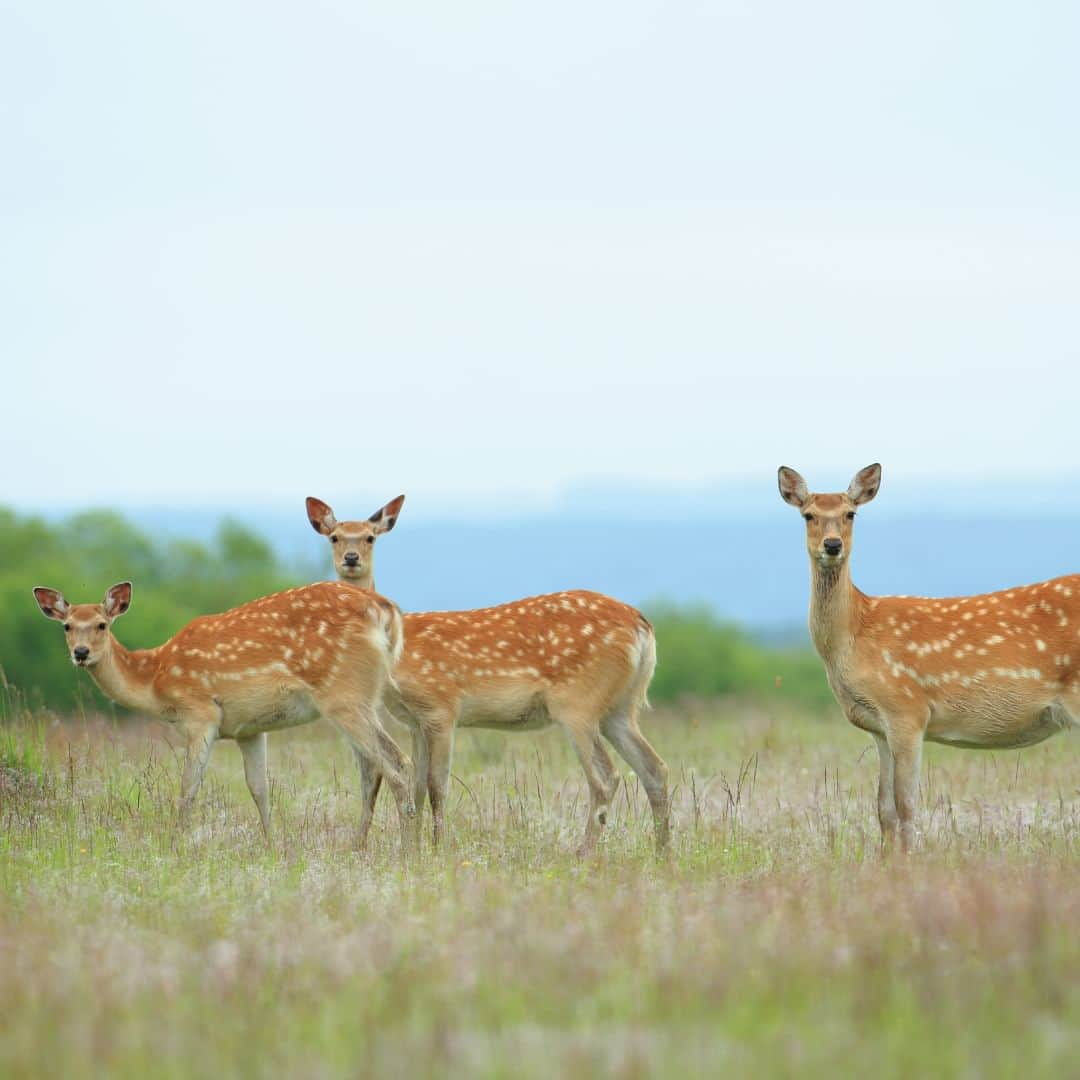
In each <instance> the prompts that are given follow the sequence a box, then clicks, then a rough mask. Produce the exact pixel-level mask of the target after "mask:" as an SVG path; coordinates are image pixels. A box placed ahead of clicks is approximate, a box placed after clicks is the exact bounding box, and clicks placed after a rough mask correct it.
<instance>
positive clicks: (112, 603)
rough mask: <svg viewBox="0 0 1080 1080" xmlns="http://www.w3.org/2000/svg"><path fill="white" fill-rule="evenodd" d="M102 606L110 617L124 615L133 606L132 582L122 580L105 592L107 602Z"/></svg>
mask: <svg viewBox="0 0 1080 1080" xmlns="http://www.w3.org/2000/svg"><path fill="white" fill-rule="evenodd" d="M101 606H102V607H103V608H104V609H105V614H106V615H108V616H109V618H110V619H115V618H117V616H119V615H123V614H124V612H125V611H127V609H128V608H129V607H131V582H130V581H121V582H120V584H119V585H114V586H113V587H112V588H111V589H110V590H109V591H108V592H107V593H106V594H105V603H104V604H102V605H101Z"/></svg>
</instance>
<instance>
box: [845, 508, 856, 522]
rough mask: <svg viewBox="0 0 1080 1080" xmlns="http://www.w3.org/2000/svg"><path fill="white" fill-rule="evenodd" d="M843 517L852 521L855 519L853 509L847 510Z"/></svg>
mask: <svg viewBox="0 0 1080 1080" xmlns="http://www.w3.org/2000/svg"><path fill="white" fill-rule="evenodd" d="M845 517H846V518H847V519H848V521H854V520H855V511H854V510H849V511H848V512H847V514H846V515H845Z"/></svg>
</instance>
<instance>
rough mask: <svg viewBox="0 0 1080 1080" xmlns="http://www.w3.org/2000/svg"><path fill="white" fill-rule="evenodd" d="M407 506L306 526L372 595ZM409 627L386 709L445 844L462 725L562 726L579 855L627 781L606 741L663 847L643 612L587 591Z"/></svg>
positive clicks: (664, 791) (323, 517)
mask: <svg viewBox="0 0 1080 1080" xmlns="http://www.w3.org/2000/svg"><path fill="white" fill-rule="evenodd" d="M403 501H404V496H399V497H398V498H397V499H394V500H393V501H391V502H390V503H387V504H386V506H384V507H382V508H381V509H380V510H378V511H376V512H375V513H374V514H373V515H372V516H371V517H370V518H368V519H367V520H365V521H341V522H339V521H338V520H337V518H336V517H335V515H334V512H333V510H332V509H331V508H330V506H329V505H328V504H326V503H325V502H323V501H322V500H320V499H316V498H309V499H308V500H307V515H308V520H309V522H310V523H311V526H312V528H313V529H314V530H315V531H316V532H317V533H319V534H320V535H322V536H325V537H326V538H327V539H328V540H329V542H330V545H331V550H332V552H333V557H334V565H335V569H336V570H337V573H338V575H339V576H340V577H341V578H342V579H343V580H345V581H348V582H349V583H351V584H353V585H356V586H358V587H360V588H364V589H374V588H375V580H374V541H375V538H376V537H377V536H379V535H381V534H382V533H385V532H387V531H388V530H389V529H391V528H392V527H393V525H394V522H395V521H396V520H397V517H398V515H399V513H400V511H401V505H402V502H403ZM351 556H357V558H355V559H352V558H350V557H351ZM356 564H360V565H356ZM403 620H404V631H405V647H404V650H403V652H402V655H401V659H400V660H399V661H398V663H397V665H396V667H395V669H394V684H393V685H392V686H390V687H388V690H387V695H386V697H385V699H384V703H385V705H386V707H387V709H388V711H389V712H390V713H391V715H392V716H394V717H395V718H396V719H397V720H399V721H401V722H403V723H405V724H406V725H408V727H409V728H410V730H411V731H412V733H413V759H414V764H415V767H416V771H415V785H416V786H415V790H414V801H415V802H416V804H417V807H418V808H420V809H421V810H422V807H423V801H424V793H425V788H426V791H427V795H428V798H429V800H430V803H431V812H432V818H433V826H432V840H433V843H434V845H435V846H436V847H438V846H439V844H440V842H441V839H442V834H443V830H444V815H445V806H446V797H447V791H448V788H449V784H450V769H451V761H452V757H453V746H454V734H455V731H456V729H457V728H470V727H478V728H491V729H495V730H498V731H505V732H524V731H535V730H538V729H541V728H545V727H548V726H549V725H551V724H557V725H559V726H560V727H561V728H562V729H563V731H564V732H565V733H566V735H567V737H568V739H569V741H570V744H571V746H572V747H573V749H574V751H575V753H576V755H577V758H578V761H579V762H580V763H581V767H582V770H583V771H584V773H585V779H586V782H587V784H588V788H589V799H590V806H589V815H588V819H587V822H586V826H585V834H584V837H583V839H582V841H581V843H580V845H579V846H578V849H577V851H578V854H579V855H580V856H583V857H584V856H588V855H589V854H590V853H592V852H593V850H594V849H595V846H596V843H597V841H598V839H599V837H600V834H601V831H602V829H603V827H604V825H605V824H606V821H607V815H608V810H609V807H610V805H611V802H612V799H613V798H614V797H615V793H616V791H617V789H618V785H619V774H618V773H617V772H616V770H615V768H614V766H613V764H612V762H611V758H610V757H609V756H608V754H607V751H606V750H605V749H604V744H603V742H602V741H601V736H603V739H604V740H605V741H606V742H607V743H609V744H610V745H611V746H612V747H614V749H615V751H616V752H617V753H618V754H619V755H620V756H621V757H622V758H623V760H624V761H625V762H626V763H627V764H628V765H629V766H630V768H631V769H633V771H634V772H635V773H636V774H637V776H638V778H639V779H640V781H641V784H642V786H643V787H644V789H645V793H646V796H647V797H648V800H649V804H650V808H651V810H652V816H653V832H654V838H655V844H656V848H657V851H663V850H664V848H665V847H666V845H667V843H668V839H669V834H670V826H669V815H670V804H669V798H668V787H667V779H668V770H667V766H666V765H665V764H664V761H663V759H662V758H661V757H660V755H659V754H657V752H656V751H655V750H654V749H653V748H652V746H650V744H649V742H648V740H647V739H646V738H645V736H644V735H643V734H642V732H641V729H640V726H639V721H638V718H639V714H640V713H641V710H642V709H643V708H645V707H647V705H648V698H647V690H648V686H649V683H650V682H651V680H652V676H653V671H654V669H655V667H656V637H655V634H654V633H653V628H652V626H651V624H650V623H649V621H648V620H647V619H646V618H645V616H644V615H642V613H641V612H640V611H638V610H636V609H635V608H632V607H630V606H629V605H628V604H624V603H622V602H621V601H618V600H614V599H612V598H611V597H608V596H604V595H602V594H600V593H596V592H589V591H585V590H580V589H579V590H572V591H566V592H559V593H551V594H548V595H543V596H531V597H527V598H526V599H523V600H515V601H513V602H511V603H508V604H500V605H498V606H495V607H487V608H479V609H475V610H471V611H428V612H415V613H409V612H406V613H404V614H403ZM361 774H362V787H363V790H364V792H365V798H364V802H365V805H364V809H363V811H362V812H363V813H364V815H365V820H366V821H367V823H368V824H370V820H371V815H372V814H373V813H374V809H375V803H376V799H377V798H378V794H379V784H380V775H379V765H378V763H377V762H374V761H368V762H361ZM418 821H419V817H418Z"/></svg>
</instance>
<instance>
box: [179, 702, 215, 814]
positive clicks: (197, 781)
mask: <svg viewBox="0 0 1080 1080" xmlns="http://www.w3.org/2000/svg"><path fill="white" fill-rule="evenodd" d="M217 739H218V726H217V723H216V721H215V722H214V723H212V724H209V723H208V724H200V725H198V726H197V727H195V726H190V725H189V726H188V727H187V758H186V760H185V762H184V776H183V779H182V780H181V781H180V824H181V825H182V826H186V825H187V824H188V822H189V821H190V820H191V806H192V803H194V801H195V796H196V795H198V793H199V788H200V787H201V786H202V781H203V774H204V773H205V772H206V766H207V764H208V763H209V761H210V753H211V751H212V750H213V749H214V743H216V742H217Z"/></svg>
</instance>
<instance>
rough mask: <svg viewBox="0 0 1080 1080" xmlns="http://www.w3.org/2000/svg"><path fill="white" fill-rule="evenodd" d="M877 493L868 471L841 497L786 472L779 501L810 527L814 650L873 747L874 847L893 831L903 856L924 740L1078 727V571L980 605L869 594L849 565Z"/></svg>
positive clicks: (1015, 741) (973, 600) (1036, 735)
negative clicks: (861, 519)
mask: <svg viewBox="0 0 1080 1080" xmlns="http://www.w3.org/2000/svg"><path fill="white" fill-rule="evenodd" d="M879 485H880V467H878V466H870V467H869V469H864V470H862V472H860V473H859V474H857V476H856V478H855V480H853V481H852V486H851V487H849V489H848V491H847V492H846V493H844V494H831V495H815V494H811V493H809V492H808V491H807V490H806V487H805V483H804V482H803V481H802V478H801V477H800V476H799V475H798V473H795V472H794V470H791V469H786V468H782V469H781V470H780V492H781V495H782V497H783V498H784V499H785V501H787V502H789V503H791V504H792V505H794V506H797V507H798V508H799V510H800V512H801V513H802V514H803V516H804V517H805V518H806V538H807V551H808V554H809V556H810V566H811V599H810V633H811V636H812V638H813V640H814V645H815V647H816V648H817V651H818V653H819V654H820V656H821V658H822V659H823V660H824V661H825V670H826V673H827V675H828V678H829V683H830V685H831V686H832V689H833V693H834V694H835V695H836V699H837V701H838V702H839V703H840V705H841V707H842V708H843V709H844V711H845V712H846V714H847V716H848V719H849V720H850V721H851V723H853V724H855V725H856V726H857V727H860V728H862V729H863V730H865V731H868V732H870V733H871V734H872V735H873V736H874V739H875V741H876V742H877V746H878V752H879V758H880V766H881V769H880V777H879V788H878V815H879V821H880V823H881V830H882V838H883V840H884V841H885V842H886V843H888V842H890V841H891V840H892V839H893V838H894V836H895V834H896V832H897V829H898V828H899V831H900V837H901V840H902V841H903V843H904V845H905V847H910V846H911V844H912V842H913V840H914V814H915V803H916V796H917V788H918V771H919V761H920V756H921V749H922V743H923V740H924V739H929V740H930V741H932V742H941V743H948V744H950V745H953V746H959V747H968V748H986V749H1005V748H1010V747H1021V746H1030V745H1033V744H1034V743H1037V742H1041V741H1042V740H1043V739H1046V738H1049V737H1050V736H1051V735H1054V734H1057V733H1058V732H1059V731H1062V730H1065V729H1067V728H1069V727H1072V726H1073V725H1074V724H1075V723H1076V718H1077V717H1078V716H1080V575H1072V576H1070V577H1062V578H1056V579H1054V580H1052V581H1045V582H1042V583H1041V584H1038V585H1026V586H1021V587H1018V588H1014V589H1005V590H1002V591H1001V592H995V593H987V594H984V595H981V596H963V597H953V598H949V599H932V598H925V597H909V596H877V597H875V596H866V595H865V594H864V593H862V592H860V591H859V590H858V589H856V588H855V586H854V585H853V584H852V583H851V572H850V567H849V563H848V557H849V555H850V551H851V538H852V527H853V522H854V516H855V513H856V510H857V507H858V506H859V505H861V504H863V503H866V502H869V501H870V499H872V498H873V497H874V495H875V494H876V493H877V490H878V487H879ZM837 541H839V544H840V548H839V551H838V554H836V555H830V554H829V550H828V549H829V547H830V545H831V547H832V549H833V550H836V543H837Z"/></svg>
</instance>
